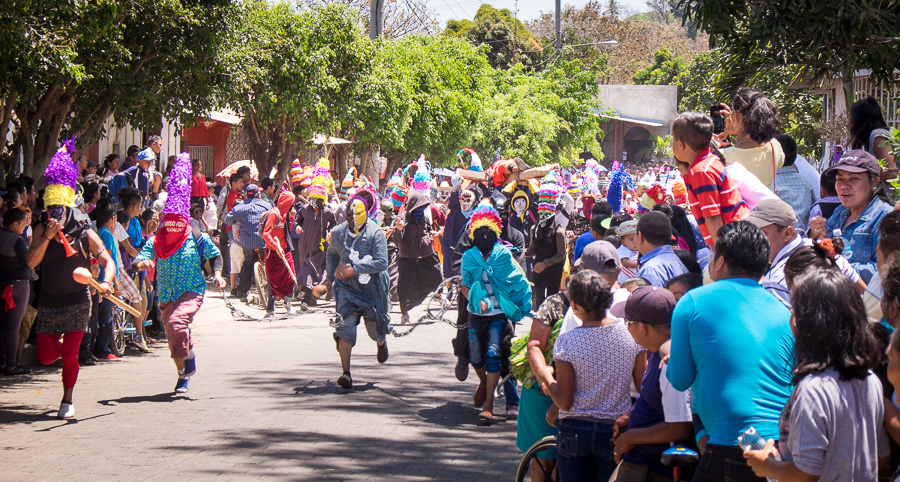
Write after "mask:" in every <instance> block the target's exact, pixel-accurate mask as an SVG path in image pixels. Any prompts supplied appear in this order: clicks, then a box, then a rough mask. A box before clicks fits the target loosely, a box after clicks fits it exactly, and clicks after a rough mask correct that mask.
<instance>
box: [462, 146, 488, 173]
mask: <svg viewBox="0 0 900 482" xmlns="http://www.w3.org/2000/svg"><path fill="white" fill-rule="evenodd" d="M464 152H466V153H468V154H469V156H470V160H469V166H468V167H469V170H470V171H476V172H482V171H484V167H483V166H482V165H481V158H480V157H478V153H477V152H475V150H474V149H470V148H468V147H467V148H465V149H463V150H461V151H459V152H458V153H457V154H456V157H458V158H459V162H460V163H461V164H462V165H463V166H465V165H466V163H465V161H463V157H462V155H463V153H464Z"/></svg>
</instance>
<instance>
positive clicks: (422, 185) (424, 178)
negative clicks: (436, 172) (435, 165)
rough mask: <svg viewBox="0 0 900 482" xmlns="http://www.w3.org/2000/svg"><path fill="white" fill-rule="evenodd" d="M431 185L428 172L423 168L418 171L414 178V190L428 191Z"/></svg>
mask: <svg viewBox="0 0 900 482" xmlns="http://www.w3.org/2000/svg"><path fill="white" fill-rule="evenodd" d="M430 184H431V176H430V175H429V174H428V171H426V170H424V169H421V168H420V169H419V170H418V171H416V176H415V177H414V178H413V189H415V190H416V191H427V190H428V188H429V187H430Z"/></svg>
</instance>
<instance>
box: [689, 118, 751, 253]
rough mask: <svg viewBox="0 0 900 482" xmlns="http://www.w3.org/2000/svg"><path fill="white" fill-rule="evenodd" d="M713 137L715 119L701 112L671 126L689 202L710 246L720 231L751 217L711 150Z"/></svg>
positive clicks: (723, 167) (713, 243)
mask: <svg viewBox="0 0 900 482" xmlns="http://www.w3.org/2000/svg"><path fill="white" fill-rule="evenodd" d="M712 134H713V122H712V119H710V118H709V116H707V115H705V114H700V113H698V112H685V113H683V114H680V115H679V116H678V117H676V118H675V122H674V124H673V125H672V137H673V139H672V151H673V152H674V153H675V161H676V164H677V165H678V170H679V171H681V176H682V177H683V178H684V184H685V186H686V187H687V192H688V203H689V204H690V206H691V212H692V213H693V214H694V218H696V220H697V225H698V226H699V227H700V232H701V233H702V234H703V239H704V240H706V244H708V245H709V246H710V247H713V246H714V245H715V239H716V233H718V232H719V228H721V227H722V226H724V225H725V224H728V223H731V222H734V221H739V220H741V219H744V218H745V217H747V216H748V215H749V214H750V209H749V208H748V207H747V203H745V202H744V200H743V199H742V198H741V194H740V192H739V191H738V189H737V186H736V185H735V184H734V183H732V182H731V179H729V178H728V175H727V174H726V173H725V166H724V165H723V164H722V161H720V160H719V158H718V157H717V156H715V155H714V154H712V153H711V152H710V150H709V142H710V140H712ZM685 159H690V160H691V161H685Z"/></svg>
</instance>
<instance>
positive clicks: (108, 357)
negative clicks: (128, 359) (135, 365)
mask: <svg viewBox="0 0 900 482" xmlns="http://www.w3.org/2000/svg"><path fill="white" fill-rule="evenodd" d="M97 360H98V361H121V360H122V358H120V357H117V356H115V355H113V354H112V353H110V354H109V355H104V356H100V357H97Z"/></svg>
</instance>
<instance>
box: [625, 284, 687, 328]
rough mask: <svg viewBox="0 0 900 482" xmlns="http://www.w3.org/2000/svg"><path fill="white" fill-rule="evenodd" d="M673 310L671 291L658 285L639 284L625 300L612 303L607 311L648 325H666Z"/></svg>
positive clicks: (670, 319) (670, 318) (669, 322)
mask: <svg viewBox="0 0 900 482" xmlns="http://www.w3.org/2000/svg"><path fill="white" fill-rule="evenodd" d="M674 310H675V296H674V295H673V294H672V292H671V291H669V290H667V289H665V288H660V287H659V286H641V287H640V288H638V289H636V290H634V291H633V292H632V293H631V295H630V296H628V299H627V300H625V301H622V302H619V303H616V304H615V305H613V306H612V308H610V309H609V313H610V314H611V315H613V316H615V317H617V318H625V319H626V320H630V321H639V322H641V323H646V324H648V325H668V324H671V323H672V311H674Z"/></svg>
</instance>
